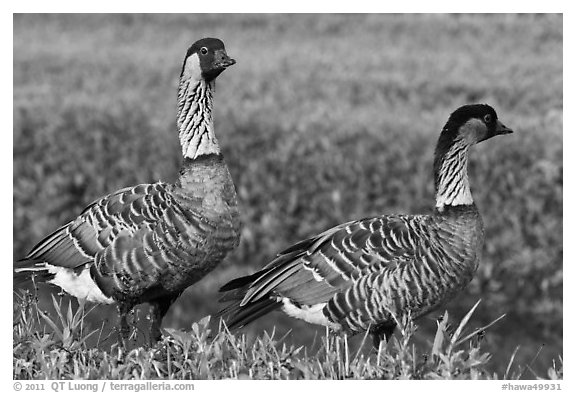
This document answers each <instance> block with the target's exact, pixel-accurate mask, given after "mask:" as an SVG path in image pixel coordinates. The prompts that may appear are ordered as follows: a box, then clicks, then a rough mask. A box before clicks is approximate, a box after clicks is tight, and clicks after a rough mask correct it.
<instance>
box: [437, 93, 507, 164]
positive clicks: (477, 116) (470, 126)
mask: <svg viewBox="0 0 576 393" xmlns="http://www.w3.org/2000/svg"><path fill="white" fill-rule="evenodd" d="M512 132H513V131H512V130H511V129H510V128H508V127H506V126H505V125H504V124H502V122H500V120H498V115H496V111H495V110H494V108H492V107H491V106H490V105H487V104H474V105H464V106H461V107H460V108H458V109H456V110H455V111H454V112H453V113H452V114H451V115H450V117H449V118H448V122H447V123H446V125H445V126H444V128H443V129H442V133H441V134H440V138H439V139H438V144H437V145H436V151H435V153H434V156H435V158H434V172H435V173H438V171H439V170H440V167H441V165H442V161H443V160H444V156H445V155H446V154H447V153H448V151H450V149H452V147H453V146H455V145H458V146H459V147H464V148H466V147H469V146H472V145H475V144H476V143H479V142H482V141H485V140H486V139H490V138H492V137H494V136H496V135H503V134H511V133H512Z"/></svg>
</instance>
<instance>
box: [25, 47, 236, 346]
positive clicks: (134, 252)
mask: <svg viewBox="0 0 576 393" xmlns="http://www.w3.org/2000/svg"><path fill="white" fill-rule="evenodd" d="M233 64H235V60H233V59H231V58H230V57H228V55H227V54H226V50H225V49H224V44H223V43H222V41H220V40H218V39H215V38H204V39H201V40H199V41H197V42H195V43H194V44H193V45H192V46H191V47H190V48H189V49H188V51H187V53H186V57H185V59H184V64H183V66H182V71H181V74H180V83H179V87H178V98H177V104H178V114H177V128H178V132H179V138H180V144H181V147H182V154H183V162H182V167H181V169H180V176H179V178H178V180H177V181H176V183H175V184H166V183H161V182H158V183H154V184H140V185H137V186H135V187H128V188H124V189H121V190H118V191H116V192H114V193H112V194H110V195H107V196H105V197H103V198H101V199H98V200H97V201H95V202H93V203H92V204H90V205H89V206H88V207H87V208H86V209H85V210H84V211H83V212H82V213H81V214H80V215H79V216H78V217H77V218H76V219H74V220H73V221H71V222H69V223H68V224H66V225H64V226H62V227H61V228H60V229H58V230H56V231H55V232H54V233H52V234H51V235H49V236H47V237H46V238H45V239H44V240H42V241H40V243H38V244H37V245H36V246H35V247H34V248H33V249H32V251H30V253H29V254H28V255H27V256H26V257H25V258H24V259H22V260H20V261H18V262H16V263H15V266H14V271H15V277H14V278H15V283H16V284H18V283H21V282H23V281H27V280H28V279H29V278H30V276H32V275H34V276H35V277H36V278H37V280H38V281H43V282H48V283H51V284H55V285H57V286H59V287H61V288H62V289H63V290H64V291H65V292H67V293H69V294H70V295H73V296H76V297H78V298H83V299H85V300H88V301H91V302H97V303H107V304H112V303H116V304H117V305H118V311H119V313H120V339H121V341H120V343H121V344H125V342H126V340H127V339H128V338H129V335H130V328H129V325H128V322H127V313H128V312H129V311H130V310H131V309H132V308H133V307H134V306H135V305H137V304H140V303H145V302H148V303H150V304H151V306H152V323H151V329H150V339H151V341H152V342H155V341H157V340H158V339H159V338H160V337H161V332H160V326H161V323H162V318H163V317H164V315H165V314H166V312H167V311H168V309H169V307H170V305H171V304H172V303H173V302H174V300H175V299H176V298H177V297H178V296H180V294H181V293H182V292H183V291H184V290H185V289H186V288H187V287H188V286H190V285H192V284H194V283H195V282H197V281H198V280H200V279H201V278H202V277H204V276H205V275H206V274H207V273H209V272H210V271H211V270H212V269H214V267H215V266H216V265H217V264H218V263H219V262H220V261H221V260H222V259H223V258H224V257H225V256H226V254H227V253H228V252H230V251H231V250H232V249H234V248H235V247H236V246H237V245H238V243H239V238H240V221H239V212H238V207H237V200H236V191H235V188H234V184H233V183H232V179H231V177H230V174H229V172H228V167H227V166H226V163H225V162H224V159H223V157H222V154H221V153H220V148H219V145H218V141H217V139H216V136H215V133H214V124H213V121H212V101H213V94H214V88H215V79H216V77H217V76H218V75H219V74H220V73H221V72H222V71H224V70H225V69H226V68H227V67H229V66H231V65H233Z"/></svg>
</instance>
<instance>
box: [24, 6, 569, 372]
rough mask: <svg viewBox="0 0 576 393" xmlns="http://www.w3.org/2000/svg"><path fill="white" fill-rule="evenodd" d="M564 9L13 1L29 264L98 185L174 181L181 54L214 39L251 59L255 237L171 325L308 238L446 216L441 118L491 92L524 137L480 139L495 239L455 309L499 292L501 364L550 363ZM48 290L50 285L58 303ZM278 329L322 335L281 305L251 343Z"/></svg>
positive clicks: (227, 80) (236, 152)
mask: <svg viewBox="0 0 576 393" xmlns="http://www.w3.org/2000/svg"><path fill="white" fill-rule="evenodd" d="M562 24H563V21H562V17H561V16H558V15H289V16H287V15H16V16H15V18H14V130H13V140H14V173H13V183H14V184H13V186H14V196H13V198H14V212H13V214H14V217H13V218H14V224H13V234H14V247H13V252H14V259H18V258H20V257H22V256H23V255H25V253H26V252H27V251H29V250H30V248H31V247H32V246H33V245H34V244H35V243H36V242H37V241H38V240H40V239H41V238H42V237H43V236H44V235H46V234H47V233H49V232H50V231H52V230H54V229H55V228H57V227H58V226H60V225H61V224H63V223H64V222H66V221H67V220H69V219H72V218H73V217H75V216H76V215H77V214H78V213H79V212H80V211H81V210H82V209H83V207H84V206H85V205H86V204H88V203H90V202H91V201H92V200H94V199H95V198H98V197H100V196H102V195H104V194H106V193H109V192H111V191H113V190H115V189H118V188H121V187H124V186H127V185H132V184H138V183H142V182H153V181H157V180H163V181H173V180H174V179H175V177H176V174H177V171H178V166H179V164H180V152H179V146H178V141H177V138H176V134H175V131H174V130H175V120H174V116H175V96H176V84H177V75H178V72H179V67H180V61H181V60H182V57H183V55H184V52H185V49H186V48H187V46H188V45H189V44H190V43H191V42H192V41H194V40H195V39H197V38H199V37H202V36H217V37H220V38H222V39H223V41H224V42H225V43H226V47H227V50H228V52H229V54H230V55H231V56H232V57H234V58H236V60H238V63H237V64H236V65H235V66H234V67H232V68H231V69H230V70H228V71H226V72H225V73H224V74H223V75H222V76H221V77H219V80H218V89H217V92H216V96H215V104H216V109H215V111H216V113H215V123H216V130H217V134H218V137H219V138H220V142H221V145H222V149H223V152H224V154H225V157H226V160H227V162H228V164H229V166H230V171H231V173H232V176H233V178H234V181H235V183H236V185H237V188H238V193H239V197H240V202H241V207H242V215H243V216H242V219H243V223H244V228H243V232H242V242H241V245H240V247H239V248H238V249H237V250H236V251H235V252H233V253H232V254H231V255H230V256H229V257H228V258H227V260H226V261H225V262H224V263H223V264H222V265H221V266H220V267H219V268H218V269H217V270H216V271H214V272H213V273H211V274H210V275H209V276H208V277H206V278H205V279H204V280H202V281H201V282H199V283H198V284H196V285H195V286H193V287H192V288H190V289H188V290H187V291H186V292H185V293H184V295H183V296H182V297H181V298H180V299H179V300H178V301H177V302H176V303H175V304H174V306H173V307H172V308H171V310H170V312H169V314H168V316H167V318H166V319H165V323H164V326H165V327H170V328H175V329H186V330H188V329H190V326H191V325H192V323H194V322H196V321H198V320H200V319H201V318H203V317H205V316H206V315H209V314H213V313H214V312H216V311H217V309H218V306H219V305H218V304H217V302H206V301H205V299H206V298H216V293H217V289H218V287H219V286H220V285H222V284H223V283H225V282H226V281H227V280H229V279H231V278H234V277H236V276H237V275H239V274H244V273H249V272H252V271H254V270H255V269H257V268H258V267H260V266H262V265H263V264H265V263H266V262H267V261H268V260H270V258H271V257H272V256H273V255H275V254H276V252H278V251H279V250H281V249H283V248H285V247H286V246H288V245H290V244H291V243H293V242H295V241H297V240H299V239H302V238H304V237H307V236H310V235H312V234H315V233H318V232H320V231H323V230H325V229H327V228H329V227H330V226H333V225H336V224H338V223H341V222H344V221H348V220H351V219H357V218H360V217H366V216H370V215H376V214H389V213H423V212H428V211H430V209H431V207H432V205H433V185H432V179H431V167H432V152H433V146H434V143H435V141H436V138H437V136H438V133H439V130H440V128H441V127H442V125H443V124H444V122H445V121H446V118H447V116H448V114H449V113H450V112H451V111H452V110H454V109H455V108H456V107H458V106H460V105H462V104H465V103H470V102H487V103H490V104H491V105H493V106H494V107H495V108H496V110H497V112H498V114H499V117H500V118H501V120H502V121H503V122H504V123H505V124H507V125H508V126H510V127H511V128H513V129H514V130H516V132H515V133H514V134H513V135H511V136H509V137H502V138H498V139H496V138H495V139H494V140H491V141H488V142H486V143H484V144H482V145H479V146H478V147H477V148H476V149H475V151H474V152H473V153H472V157H471V162H470V165H471V166H470V182H471V186H472V192H473V195H474V199H475V201H476V203H477V205H478V207H479V209H480V211H481V212H482V215H483V218H484V222H485V226H486V244H485V248H484V257H483V260H482V262H481V265H480V268H479V270H478V272H477V274H476V276H475V278H474V280H473V281H472V283H471V284H470V285H469V286H468V287H467V288H466V289H465V291H464V292H463V293H462V295H461V296H459V297H458V299H457V300H455V301H453V302H451V303H450V304H449V305H448V311H449V312H450V315H452V316H455V317H456V318H457V319H459V318H462V317H463V316H464V315H465V314H466V313H467V311H468V310H469V309H470V308H471V307H472V306H473V304H474V303H475V302H476V300H477V299H479V298H482V299H483V302H482V303H481V305H480V306H479V307H478V308H477V309H476V311H475V314H474V318H473V320H472V321H470V322H469V324H473V325H475V326H485V325H487V324H489V323H490V322H491V321H493V320H494V319H496V318H498V317H499V316H500V315H502V314H506V315H507V316H506V317H505V318H504V319H503V320H501V321H499V322H498V323H497V324H495V325H494V326H492V327H491V328H490V334H489V335H487V337H486V338H485V339H484V340H483V346H484V348H485V350H486V351H487V352H489V353H490V354H491V355H492V357H491V359H490V361H489V362H488V363H487V365H486V367H487V368H488V370H489V371H490V373H496V374H497V375H499V376H503V375H504V371H503V370H506V368H507V367H508V364H509V361H510V357H511V356H512V354H515V355H514V364H521V365H528V364H531V366H530V368H531V369H533V370H534V373H535V374H536V375H539V376H542V375H547V370H548V368H549V367H550V364H552V362H553V361H555V359H558V356H561V355H562V349H563V348H562V346H563V340H562V334H563V330H562V321H563V310H562V288H563V271H562V256H563V250H562V233H563V227H562V202H563V200H562V189H563V173H562V171H563V166H562V155H563V151H562V116H563V112H562V104H563V95H562V72H563V70H562V41H563V37H562ZM50 294H51V292H50V291H47V290H44V289H42V290H41V291H40V292H38V297H39V302H40V305H41V308H42V309H48V308H51V307H53V305H52V300H51V297H50ZM136 313H137V316H142V317H143V316H145V314H146V307H145V306H144V307H140V308H139V309H138V310H137V311H136ZM438 316H439V315H437V314H434V315H431V317H430V319H424V320H422V321H420V322H419V329H418V333H417V334H416V335H415V336H413V337H412V338H411V339H412V340H413V343H414V344H415V345H416V347H417V348H421V347H424V348H425V347H426V345H428V344H429V342H431V341H432V340H433V338H434V337H435V333H436V329H437V326H436V323H435V320H436V318H437V317H438ZM40 318H41V317H40ZM137 319H145V318H137ZM102 322H104V328H103V329H104V330H103V331H102V336H103V337H104V338H105V337H106V336H107V335H108V334H109V330H110V326H114V324H115V323H116V316H115V311H114V308H112V307H106V306H99V307H98V308H96V309H95V310H94V311H92V312H91V313H90V314H89V315H88V316H87V317H86V318H85V321H84V323H85V326H89V329H91V330H94V329H100V328H101V324H102ZM273 327H276V332H277V334H278V335H280V336H284V335H286V333H287V332H291V333H289V334H288V335H287V336H286V338H285V340H284V342H285V343H286V344H287V345H288V346H291V345H293V346H295V347H299V346H302V345H304V346H305V347H306V348H308V347H310V346H311V345H312V343H313V342H314V337H320V336H322V335H323V333H324V332H323V330H322V329H318V328H313V327H310V326H309V325H306V324H305V323H302V322H300V321H294V320H291V319H289V318H285V317H283V316H281V315H279V314H277V313H273V314H271V315H270V316H267V317H266V318H263V319H261V320H259V321H258V323H256V324H254V325H253V326H250V327H249V328H248V329H246V331H245V333H246V335H247V340H248V341H250V340H257V339H259V338H262V337H261V336H262V334H263V331H266V330H267V331H271V330H272V329H273ZM106 329H108V330H106ZM213 331H214V332H216V331H218V330H217V329H216V328H215V327H213ZM93 339H94V336H91V337H90V338H89V340H88V342H89V343H90V342H92V341H91V340H93ZM351 340H352V341H353V340H358V338H354V339H351ZM107 343H108V345H109V342H107ZM543 344H544V346H542V345H543ZM517 348H518V349H517ZM537 353H538V354H539V355H538V356H537V357H536V360H535V361H534V362H532V359H533V358H534V357H535V355H536V354H537ZM529 376H531V374H530V373H528V372H527V373H524V374H523V377H529Z"/></svg>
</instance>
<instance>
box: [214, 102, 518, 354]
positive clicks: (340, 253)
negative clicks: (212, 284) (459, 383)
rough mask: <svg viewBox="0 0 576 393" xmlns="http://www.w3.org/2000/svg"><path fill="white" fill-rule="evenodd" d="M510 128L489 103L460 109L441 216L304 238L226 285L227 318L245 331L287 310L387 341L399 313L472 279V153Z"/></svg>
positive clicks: (439, 178)
mask: <svg viewBox="0 0 576 393" xmlns="http://www.w3.org/2000/svg"><path fill="white" fill-rule="evenodd" d="M511 132H512V130H510V129H509V128H507V127H506V126H504V125H503V124H502V123H501V122H500V121H499V120H498V118H497V116H496V112H495V111H494V109H492V107H490V106H488V105H467V106H463V107H461V108H459V109H457V110H456V111H455V112H454V113H452V115H451V116H450V118H449V120H448V122H447V123H446V125H445V126H444V129H443V130H442V133H441V134H440V138H439V140H438V144H437V146H436V150H435V157H434V181H435V188H436V206H435V209H434V212H433V213H432V214H430V215H415V216H408V215H389V216H380V217H372V218H365V219H361V220H357V221H351V222H348V223H345V224H341V225H338V226H336V227H334V228H331V229H328V230H327V231H325V232H323V233H321V234H319V235H317V236H314V237H312V238H310V239H307V240H303V241H301V242H299V243H297V244H295V245H293V246H291V247H289V248H288V249H286V250H284V251H283V252H281V253H280V254H278V256H277V257H276V258H275V259H274V260H273V261H272V262H270V263H269V264H268V265H266V266H265V267H264V268H262V269H261V270H260V271H258V272H256V273H254V274H252V275H249V276H245V277H240V278H237V279H235V280H232V281H230V282H228V283H227V284H226V285H224V286H223V287H222V288H221V289H220V291H221V292H227V293H225V294H224V295H223V296H222V298H221V299H220V300H221V301H222V302H232V303H231V304H229V305H228V306H227V307H225V308H224V309H223V310H221V311H220V315H227V316H229V319H228V326H229V327H230V328H237V327H242V326H244V325H246V324H248V323H249V322H251V321H253V320H255V319H256V318H259V317H260V316H262V315H264V314H266V313H268V312H269V311H271V310H274V309H278V308H279V309H281V310H282V311H283V312H284V313H286V314H288V315H289V316H291V317H295V318H299V319H303V320H304V321H307V322H309V323H313V324H319V325H325V326H328V327H329V328H331V329H332V330H334V331H344V332H346V333H351V334H355V333H360V332H366V331H368V332H369V333H370V334H372V336H373V339H374V345H376V346H378V345H379V343H380V340H382V339H383V338H386V340H387V341H388V340H389V338H390V336H391V335H392V334H393V332H394V329H395V327H396V325H397V322H398V321H399V318H402V317H403V316H406V315H409V316H410V317H411V318H418V317H420V316H422V315H424V314H426V313H428V312H430V311H431V310H433V309H434V308H437V307H439V306H440V305H441V304H442V303H444V302H445V301H447V300H450V299H451V298H453V297H454V296H455V294H456V293H457V292H458V291H460V290H461V289H462V288H463V287H464V286H466V285H467V284H468V282H470V280H471V279H472V276H473V274H474V272H475V271H476V268H477V267H478V262H479V259H480V252H481V248H482V244H483V240H484V229H483V225H482V220H481V217H480V214H479V212H478V209H477V208H476V205H475V204H474V202H473V200H472V195H471V193H470V187H469V184H468V174H467V164H468V154H469V150H470V147H472V146H473V145H474V144H476V143H478V142H482V141H485V140H486V139H489V138H491V137H493V136H495V135H500V134H508V133H511ZM408 313H409V314H408Z"/></svg>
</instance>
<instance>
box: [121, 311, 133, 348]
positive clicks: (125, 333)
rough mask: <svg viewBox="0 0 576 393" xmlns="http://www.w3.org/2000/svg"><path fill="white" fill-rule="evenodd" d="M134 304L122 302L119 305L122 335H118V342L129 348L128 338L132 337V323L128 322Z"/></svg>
mask: <svg viewBox="0 0 576 393" xmlns="http://www.w3.org/2000/svg"><path fill="white" fill-rule="evenodd" d="M131 309H132V306H129V305H127V304H121V305H119V306H118V314H119V315H120V335H119V337H118V344H120V346H121V347H123V348H127V345H128V340H129V339H130V325H129V324H128V313H129V312H130V310H131Z"/></svg>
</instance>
